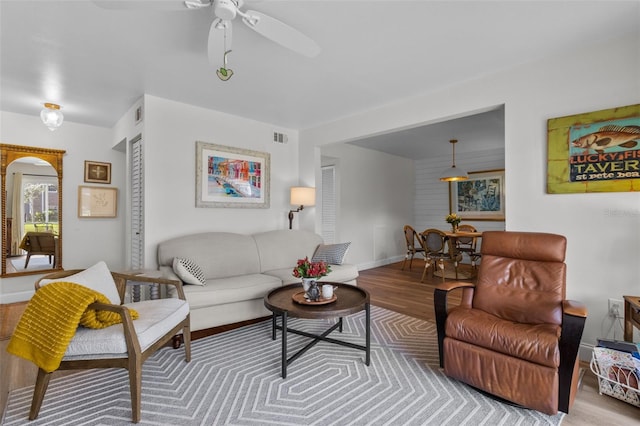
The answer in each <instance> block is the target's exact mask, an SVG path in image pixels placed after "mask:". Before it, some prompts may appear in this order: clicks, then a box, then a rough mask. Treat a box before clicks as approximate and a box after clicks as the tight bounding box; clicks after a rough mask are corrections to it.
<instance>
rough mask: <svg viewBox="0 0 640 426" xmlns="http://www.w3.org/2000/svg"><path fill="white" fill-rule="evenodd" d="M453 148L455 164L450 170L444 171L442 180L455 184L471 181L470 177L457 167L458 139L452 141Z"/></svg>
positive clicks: (453, 163)
mask: <svg viewBox="0 0 640 426" xmlns="http://www.w3.org/2000/svg"><path fill="white" fill-rule="evenodd" d="M449 142H451V146H452V148H453V162H452V165H451V167H450V168H448V169H447V170H445V171H444V173H442V174H441V175H440V180H441V181H444V182H455V181H458V180H467V179H469V175H468V174H467V172H466V171H464V170H463V169H459V168H457V167H456V143H458V140H457V139H451V140H450V141H449Z"/></svg>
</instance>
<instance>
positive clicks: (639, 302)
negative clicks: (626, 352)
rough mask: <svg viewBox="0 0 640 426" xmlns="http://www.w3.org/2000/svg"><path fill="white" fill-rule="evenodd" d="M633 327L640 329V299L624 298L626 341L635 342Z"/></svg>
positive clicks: (634, 297)
mask: <svg viewBox="0 0 640 426" xmlns="http://www.w3.org/2000/svg"><path fill="white" fill-rule="evenodd" d="M633 327H636V328H637V329H640V297H638V296H624V340H625V341H626V342H633Z"/></svg>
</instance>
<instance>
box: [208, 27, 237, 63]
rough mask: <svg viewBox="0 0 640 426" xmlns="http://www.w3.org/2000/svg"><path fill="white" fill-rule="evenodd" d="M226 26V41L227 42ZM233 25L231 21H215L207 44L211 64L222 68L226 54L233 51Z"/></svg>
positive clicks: (210, 29)
mask: <svg viewBox="0 0 640 426" xmlns="http://www.w3.org/2000/svg"><path fill="white" fill-rule="evenodd" d="M225 26H226V28H227V29H226V33H227V34H226V41H225V29H224V28H225ZM232 29H233V25H231V21H223V20H222V19H214V20H213V22H212V23H211V27H210V28H209V41H208V42H207V52H208V54H209V63H211V64H213V65H216V66H222V65H223V62H224V53H225V49H226V50H231V46H232V44H231V43H232V41H233V40H232V35H233V31H232Z"/></svg>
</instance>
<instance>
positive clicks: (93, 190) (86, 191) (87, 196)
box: [78, 186, 118, 218]
mask: <svg viewBox="0 0 640 426" xmlns="http://www.w3.org/2000/svg"><path fill="white" fill-rule="evenodd" d="M117 213H118V188H105V187H103V186H79V187H78V217H81V218H83V217H94V218H109V217H116V215H117Z"/></svg>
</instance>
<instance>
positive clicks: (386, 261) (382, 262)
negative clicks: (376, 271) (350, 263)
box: [356, 256, 404, 271]
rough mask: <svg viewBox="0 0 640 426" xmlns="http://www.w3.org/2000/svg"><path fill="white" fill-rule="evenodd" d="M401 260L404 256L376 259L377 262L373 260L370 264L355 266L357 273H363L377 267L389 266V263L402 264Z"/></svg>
mask: <svg viewBox="0 0 640 426" xmlns="http://www.w3.org/2000/svg"><path fill="white" fill-rule="evenodd" d="M403 260H404V256H395V257H390V258H387V259H378V260H373V261H371V262H365V263H358V264H357V265H356V266H357V268H358V271H364V270H367V269H373V268H377V267H379V266H385V265H389V264H391V263H397V262H402V261H403Z"/></svg>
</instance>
